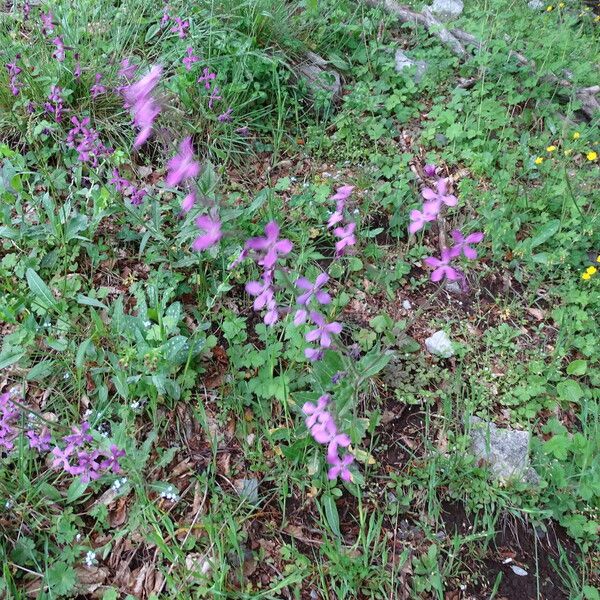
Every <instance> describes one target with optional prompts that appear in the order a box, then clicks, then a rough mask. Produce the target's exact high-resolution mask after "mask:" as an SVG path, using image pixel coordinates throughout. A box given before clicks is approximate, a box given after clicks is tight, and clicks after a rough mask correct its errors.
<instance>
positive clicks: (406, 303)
mask: <svg viewBox="0 0 600 600" xmlns="http://www.w3.org/2000/svg"><path fill="white" fill-rule="evenodd" d="M402 308H403V309H404V310H410V309H411V308H412V304H411V303H410V301H409V300H404V302H402Z"/></svg>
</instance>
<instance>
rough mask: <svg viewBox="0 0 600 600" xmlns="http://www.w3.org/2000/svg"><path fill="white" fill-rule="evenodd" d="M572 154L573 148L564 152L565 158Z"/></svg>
mask: <svg viewBox="0 0 600 600" xmlns="http://www.w3.org/2000/svg"><path fill="white" fill-rule="evenodd" d="M571 154H573V148H567V149H566V150H565V156H571Z"/></svg>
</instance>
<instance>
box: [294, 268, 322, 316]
mask: <svg viewBox="0 0 600 600" xmlns="http://www.w3.org/2000/svg"><path fill="white" fill-rule="evenodd" d="M328 281H329V275H327V273H320V274H319V275H317V278H316V280H315V283H314V284H313V283H311V282H310V281H309V280H308V279H306V277H298V279H297V280H296V287H298V288H300V289H302V290H306V291H305V292H303V293H301V294H300V295H299V296H298V297H297V298H296V302H297V303H298V304H299V305H300V306H303V307H306V306H308V304H309V303H310V301H311V300H312V299H314V300H316V302H318V303H319V304H329V303H330V302H331V296H330V295H329V294H328V293H327V292H325V291H323V290H321V288H322V287H323V286H324V285H325V284H326V283H327V282H328ZM307 316H308V312H307V310H306V309H305V308H300V309H298V310H297V311H296V315H295V317H294V325H301V324H302V323H304V322H305V321H306V317H307Z"/></svg>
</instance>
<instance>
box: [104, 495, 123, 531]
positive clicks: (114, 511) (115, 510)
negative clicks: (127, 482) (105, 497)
mask: <svg viewBox="0 0 600 600" xmlns="http://www.w3.org/2000/svg"><path fill="white" fill-rule="evenodd" d="M126 520H127V496H121V498H119V499H118V500H117V501H116V502H115V504H114V506H113V507H111V508H110V512H109V513H108V522H109V524H110V526H111V527H120V526H121V525H123V523H125V521H126Z"/></svg>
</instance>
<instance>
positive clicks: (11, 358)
mask: <svg viewBox="0 0 600 600" xmlns="http://www.w3.org/2000/svg"><path fill="white" fill-rule="evenodd" d="M23 356H25V350H23V348H20V347H16V348H13V349H12V350H10V351H9V352H7V353H6V354H5V355H3V356H0V369H6V367H10V365H14V364H15V363H16V362H17V361H19V360H21V358H23Z"/></svg>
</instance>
